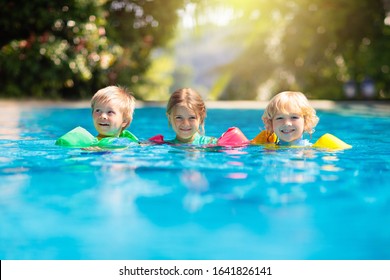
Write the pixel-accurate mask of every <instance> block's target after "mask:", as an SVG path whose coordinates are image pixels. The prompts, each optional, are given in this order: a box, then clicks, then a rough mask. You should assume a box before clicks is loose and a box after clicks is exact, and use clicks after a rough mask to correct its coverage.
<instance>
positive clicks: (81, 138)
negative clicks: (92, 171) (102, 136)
mask: <svg viewBox="0 0 390 280" xmlns="http://www.w3.org/2000/svg"><path fill="white" fill-rule="evenodd" d="M98 142H99V141H98V140H97V139H96V137H94V136H93V135H92V134H91V133H89V132H88V131H87V130H86V129H84V128H82V127H81V126H78V127H76V128H74V129H72V130H71V131H69V132H68V133H66V134H64V135H63V136H61V137H60V138H58V139H57V141H56V143H55V144H56V145H59V146H64V147H75V148H84V147H89V146H92V145H96V144H97V143H98Z"/></svg>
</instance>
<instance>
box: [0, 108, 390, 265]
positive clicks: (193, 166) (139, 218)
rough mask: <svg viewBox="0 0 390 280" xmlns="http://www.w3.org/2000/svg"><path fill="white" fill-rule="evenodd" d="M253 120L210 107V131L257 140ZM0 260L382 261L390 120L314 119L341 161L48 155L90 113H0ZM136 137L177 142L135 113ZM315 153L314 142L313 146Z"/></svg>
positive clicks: (389, 202) (160, 153)
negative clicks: (333, 140)
mask: <svg viewBox="0 0 390 280" xmlns="http://www.w3.org/2000/svg"><path fill="white" fill-rule="evenodd" d="M261 112H262V111H261V110H253V109H248V110H244V109H242V110H241V109H230V110H224V109H209V111H208V117H207V119H206V134H207V135H210V136H219V135H220V134H221V133H223V132H224V131H225V130H226V129H227V128H228V127H230V126H238V127H240V128H241V130H242V131H243V132H244V133H245V134H246V135H247V136H248V138H252V137H254V136H255V135H256V134H257V132H258V131H259V127H260V126H261V124H260V116H261ZM0 114H1V116H2V120H3V122H2V123H3V124H2V126H1V130H0V132H1V133H0V178H1V183H0V209H1V210H0V211H1V220H0V228H1V230H0V240H1V242H0V259H62V260H65V259H113V260H119V259H140V260H148V259H157V260H159V259H186V260H197V259H205V260H213V259H221V260H226V259H274V260H278V259H287V260H291V259H301V260H308V259H389V258H390V250H389V249H390V226H389V225H390V215H389V213H390V183H389V182H390V173H389V170H390V152H389V148H388V147H389V144H390V130H389V128H390V118H389V116H383V115H381V116H375V114H374V115H359V114H353V115H352V114H348V113H346V112H342V113H334V112H329V111H319V112H318V115H319V117H320V123H319V125H318V126H317V128H316V129H317V130H316V132H315V134H314V136H313V140H316V139H317V138H318V137H319V136H321V135H322V134H324V133H326V132H329V133H332V134H334V135H336V136H338V137H339V138H341V139H343V140H344V141H345V142H347V143H349V144H351V145H353V149H351V150H345V151H333V152H331V151H321V150H314V149H306V150H302V149H285V150H279V151H270V150H266V149H264V148H263V147H262V146H250V147H241V148H212V149H204V148H185V147H172V146H166V145H160V146H143V147H140V146H136V145H135V146H133V147H131V148H129V149H127V150H124V151H116V152H109V153H108V152H106V153H102V152H99V153H91V152H85V151H81V150H79V149H67V148H62V147H58V146H55V145H54V142H55V140H56V138H58V137H59V136H61V135H62V134H64V133H65V132H67V131H69V130H70V129H72V128H74V127H75V126H77V125H80V126H82V127H84V128H86V129H87V130H89V131H90V132H92V133H95V131H94V128H93V125H92V121H91V118H90V109H89V108H73V109H69V108H61V107H35V108H20V109H19V110H17V112H16V113H15V111H12V112H11V111H10V109H9V110H8V109H2V112H1V113H0ZM130 130H131V131H132V132H134V133H135V134H136V135H137V136H138V137H139V138H141V139H146V138H148V137H150V136H153V135H155V134H159V133H161V134H164V135H165V136H166V137H168V138H169V137H172V136H173V135H172V132H171V130H170V129H169V127H168V125H167V121H166V118H165V113H164V109H163V108H157V107H156V108H154V107H153V108H138V109H136V111H135V115H134V121H133V123H132V125H131V127H130ZM313 142H314V141H313Z"/></svg>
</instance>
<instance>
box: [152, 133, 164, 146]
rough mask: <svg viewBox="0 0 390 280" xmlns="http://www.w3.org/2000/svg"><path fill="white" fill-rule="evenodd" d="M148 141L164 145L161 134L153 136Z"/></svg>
mask: <svg viewBox="0 0 390 280" xmlns="http://www.w3.org/2000/svg"><path fill="white" fill-rule="evenodd" d="M149 141H150V142H153V143H156V144H164V143H165V141H164V136H163V135H161V134H158V135H155V136H153V137H150V138H149Z"/></svg>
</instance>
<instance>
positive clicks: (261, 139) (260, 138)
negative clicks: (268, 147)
mask: <svg viewBox="0 0 390 280" xmlns="http://www.w3.org/2000/svg"><path fill="white" fill-rule="evenodd" d="M277 139H278V137H277V136H276V134H275V133H273V132H269V131H268V130H263V131H261V132H260V133H259V134H257V135H256V137H255V138H253V139H252V140H251V144H268V143H275V142H276V140H277Z"/></svg>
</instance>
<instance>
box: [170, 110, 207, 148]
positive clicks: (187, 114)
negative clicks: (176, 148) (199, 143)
mask: <svg viewBox="0 0 390 280" xmlns="http://www.w3.org/2000/svg"><path fill="white" fill-rule="evenodd" d="M168 118H169V121H170V123H171V125H172V128H173V130H174V131H175V133H176V138H177V139H178V140H179V141H181V142H183V143H187V142H192V140H194V135H195V133H196V132H198V130H199V125H200V121H199V118H198V116H197V115H196V114H195V112H194V111H193V110H191V109H189V108H187V107H185V106H181V105H176V106H175V107H174V108H173V110H172V112H171V113H170V114H169V115H168Z"/></svg>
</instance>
